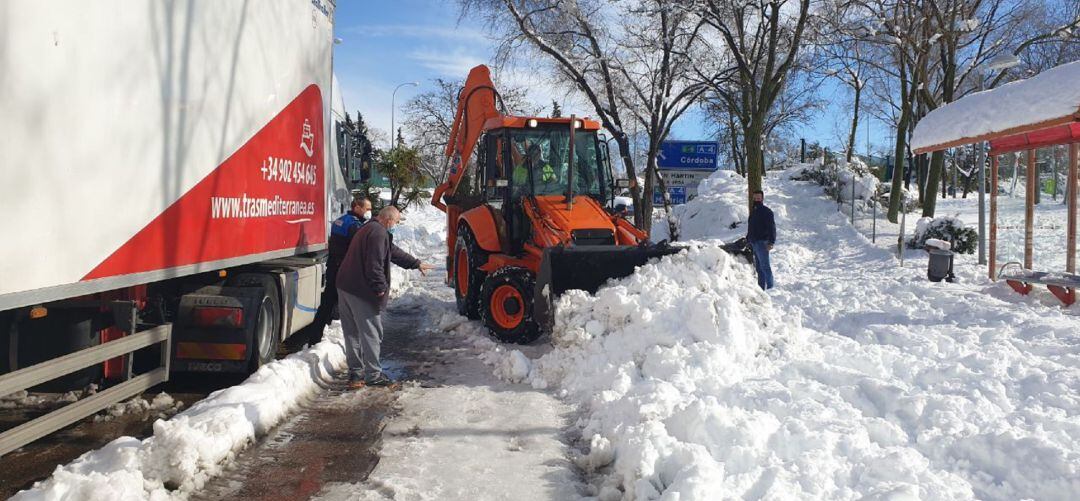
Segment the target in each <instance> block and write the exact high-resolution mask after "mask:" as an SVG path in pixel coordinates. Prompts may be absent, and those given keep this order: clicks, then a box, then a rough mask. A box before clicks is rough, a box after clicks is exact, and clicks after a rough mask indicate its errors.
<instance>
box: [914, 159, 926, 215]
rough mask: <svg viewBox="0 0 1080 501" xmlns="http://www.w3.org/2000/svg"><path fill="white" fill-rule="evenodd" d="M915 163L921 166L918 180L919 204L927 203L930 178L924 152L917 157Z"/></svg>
mask: <svg viewBox="0 0 1080 501" xmlns="http://www.w3.org/2000/svg"><path fill="white" fill-rule="evenodd" d="M915 163H916V164H917V165H918V166H919V171H918V176H917V178H916V180H917V181H918V185H919V205H922V204H925V203H926V184H927V183H926V180H927V179H928V178H929V177H928V176H927V168H926V155H925V154H922V155H919V156H918V157H916V159H915Z"/></svg>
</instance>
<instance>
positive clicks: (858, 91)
mask: <svg viewBox="0 0 1080 501" xmlns="http://www.w3.org/2000/svg"><path fill="white" fill-rule="evenodd" d="M861 96H862V85H861V84H859V83H858V82H856V85H855V113H853V114H852V116H851V133H850V134H848V142H847V162H848V163H849V164H850V163H851V158H852V157H853V156H854V155H855V133H856V132H858V130H859V98H860V97H861Z"/></svg>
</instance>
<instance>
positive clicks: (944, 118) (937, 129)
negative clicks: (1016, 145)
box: [911, 61, 1080, 151]
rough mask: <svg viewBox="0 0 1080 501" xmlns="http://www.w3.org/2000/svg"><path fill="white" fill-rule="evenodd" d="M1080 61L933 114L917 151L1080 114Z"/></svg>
mask: <svg viewBox="0 0 1080 501" xmlns="http://www.w3.org/2000/svg"><path fill="white" fill-rule="evenodd" d="M1077 81H1080V61H1076V62H1072V63H1068V64H1063V65H1061V66H1058V67H1056V68H1053V69H1050V70H1046V71H1044V72H1042V73H1039V74H1038V75H1035V76H1033V77H1031V78H1029V79H1027V80H1019V81H1016V82H1011V83H1007V84H1005V85H1002V86H1001V87H998V88H996V89H992V90H988V91H985V92H977V93H975V94H970V95H967V96H964V97H962V98H960V99H959V100H957V101H955V102H952V103H949V104H946V105H945V106H942V107H940V108H938V109H936V110H934V111H931V112H930V113H928V114H927V115H926V116H925V117H923V118H922V120H919V123H918V124H916V125H915V132H914V133H912V135H911V149H912V150H913V151H914V150H919V149H922V148H929V147H932V146H937V145H942V144H946V143H951V142H954V141H958V140H962V139H966V140H973V139H975V138H978V137H981V136H985V135H987V134H992V133H998V132H1005V131H1008V130H1010V129H1014V128H1017V127H1022V126H1025V125H1031V124H1036V123H1041V122H1046V121H1049V120H1055V119H1063V118H1069V117H1072V116H1073V115H1075V114H1076V113H1078V112H1080V86H1077V85H1075V82H1077ZM1070 121H1071V120H1070Z"/></svg>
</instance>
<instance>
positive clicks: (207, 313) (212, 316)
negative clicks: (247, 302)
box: [191, 306, 244, 328]
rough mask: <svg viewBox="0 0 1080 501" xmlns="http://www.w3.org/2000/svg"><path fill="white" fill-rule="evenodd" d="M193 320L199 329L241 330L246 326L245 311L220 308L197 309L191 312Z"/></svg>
mask: <svg viewBox="0 0 1080 501" xmlns="http://www.w3.org/2000/svg"><path fill="white" fill-rule="evenodd" d="M191 320H192V323H193V324H195V325H197V326H199V327H233V328H240V327H243V326H244V310H243V309H241V308H225V307H220V306H206V307H196V308H192V310H191Z"/></svg>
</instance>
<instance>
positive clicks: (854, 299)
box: [23, 172, 1080, 501]
mask: <svg viewBox="0 0 1080 501" xmlns="http://www.w3.org/2000/svg"><path fill="white" fill-rule="evenodd" d="M741 190H745V185H743V184H742V182H741V181H740V180H738V179H736V178H733V177H731V176H730V175H729V173H725V172H720V173H717V174H715V175H714V176H713V178H711V179H709V180H708V181H707V182H706V183H704V184H703V186H702V190H701V193H702V195H701V196H700V197H699V199H698V200H695V201H693V202H692V203H690V204H687V205H686V206H682V207H680V208H679V210H678V211H677V214H676V215H677V216H678V217H679V218H680V222H681V224H682V225H683V229H684V235H686V236H687V237H688V238H693V239H695V240H694V241H692V242H691V246H692V248H691V249H689V250H688V251H687V252H685V253H682V254H680V255H676V256H672V257H670V258H666V259H664V260H662V261H660V262H656V263H653V264H650V265H647V266H645V267H642V268H641V269H640V270H639V271H638V272H637V273H636V274H634V275H633V276H631V277H627V278H626V279H623V280H620V281H618V282H616V283H613V284H611V285H610V286H608V287H606V288H603V289H601V290H600V291H599V292H598V293H597V294H596V295H595V296H589V295H586V294H583V293H579V292H571V293H568V294H566V295H564V296H563V297H562V298H561V299H560V301H559V304H558V309H559V313H558V316H557V318H556V328H555V332H554V334H553V336H552V338H551V340H550V343H543V342H541V343H540V344H537V345H534V346H528V347H513V346H505V345H499V344H497V343H494V342H492V341H491V340H490V339H489V338H487V337H486V335H485V334H484V332H483V329H482V328H481V327H480V326H479V325H477V324H476V323H474V322H468V321H465V320H464V319H462V318H461V317H458V316H457V315H456V314H454V313H452V306H451V298H450V291H449V290H448V289H446V288H445V287H444V286H443V285H442V284H441V282H439V281H438V280H437V279H427V280H425V281H415V280H414V281H411V282H408V281H405V282H402V283H403V284H404V285H405V286H406V290H404V291H402V292H403V294H402V295H400V296H398V297H399V298H400V299H399V300H398V306H399V307H414V306H419V307H421V308H422V309H423V310H424V311H426V315H427V316H426V317H425V318H426V319H425V320H423V321H422V324H423V325H426V326H427V327H426V328H423V329H421V330H420V331H419V332H416V333H414V334H413V335H414V336H415V339H416V343H417V346H422V347H423V349H424V350H425V351H426V354H425V357H428V358H426V361H427V363H428V364H429V365H428V366H426V367H422V368H421V369H418V372H421V371H422V372H424V373H425V375H426V377H425V378H424V379H423V381H422V382H421V383H420V384H416V383H414V384H410V385H407V386H406V388H405V389H403V390H402V391H401V392H400V393H398V394H397V395H396V397H397V400H396V401H395V402H394V404H393V410H394V412H395V413H396V415H394V416H393V417H392V418H390V419H389V420H388V422H387V424H386V428H385V430H384V432H383V437H382V439H383V442H382V447H381V452H380V456H381V460H380V461H379V463H378V465H377V466H376V467H375V469H374V471H372V472H371V473H370V475H368V476H367V478H366V479H365V478H364V473H366V472H357V474H356V475H355V476H354V477H353V478H351V479H344V480H342V481H339V482H330V483H327V484H326V485H324V486H322V487H321V488H320V489H319V490H318V492H316V493H315V495H316V496H317V497H322V498H325V499H506V498H515V499H567V498H577V497H582V496H587V497H592V498H594V499H602V500H616V499H680V500H682V501H685V500H705V499H709V500H711V499H735V498H743V499H760V498H771V499H864V498H875V499H886V498H887V499H976V498H978V499H1002V500H1005V499H1023V498H1033V499H1075V498H1076V493H1078V492H1080V418H1078V414H1080V412H1078V411H1080V402H1078V395H1077V389H1078V388H1080V338H1078V336H1080V335H1078V332H1080V329H1078V328H1080V320H1078V319H1077V317H1076V313H1077V311H1080V310H1077V308H1076V307H1073V308H1069V309H1063V308H1061V307H1059V306H1057V305H1056V304H1054V303H1053V302H1052V301H1044V300H1043V299H1045V298H1040V297H1038V296H1036V297H1031V298H1021V297H1019V296H1016V295H1013V294H1011V293H1010V292H1009V291H1008V289H1006V288H1005V287H1004V286H1003V285H1001V284H992V283H989V282H987V281H983V280H978V279H977V278H975V277H977V276H978V275H979V274H978V273H975V272H974V271H973V270H961V273H960V275H961V276H963V277H972V279H971V280H969V281H968V282H967V283H961V284H945V283H941V284H932V283H929V282H927V281H926V280H925V262H922V263H918V262H916V263H909V265H908V266H907V267H905V268H898V267H897V262H896V261H895V260H894V259H893V258H892V256H891V254H890V253H889V252H887V251H886V250H884V249H883V248H877V247H874V246H872V245H870V243H869V242H867V241H866V240H865V238H864V237H862V236H861V235H859V234H858V233H857V232H856V231H855V230H853V229H852V228H851V227H850V226H848V224H847V222H846V220H845V218H844V216H843V215H840V214H837V213H836V212H835V205H834V204H833V203H831V202H829V201H827V200H825V199H824V198H822V197H820V188H819V187H816V186H813V185H809V184H804V183H799V182H792V181H789V180H787V179H785V178H784V177H783V176H775V175H774V176H770V177H769V178H768V180H767V183H766V190H767V193H768V194H767V198H766V200H767V202H768V203H769V204H770V205H771V206H772V207H773V210H774V211H775V212H776V215H777V219H778V225H779V228H780V234H779V236H780V238H779V241H778V244H777V249H776V252H775V254H774V266H775V269H776V274H777V281H778V285H779V287H778V289H777V290H776V291H773V292H770V293H769V294H766V293H764V292H762V291H760V290H759V289H757V288H756V285H755V282H754V280H753V276H752V271H751V269H750V267H749V266H747V265H746V264H745V263H743V262H741V261H739V260H736V258H733V257H731V256H729V255H727V254H726V253H724V252H723V251H722V250H720V249H719V247H718V245H719V241H720V240H721V239H723V238H728V237H730V236H733V235H734V234H738V233H741V231H743V230H742V229H741V228H742V227H740V226H739V223H741V222H743V221H745V217H746V211H745V208H742V207H740V205H741V204H742V200H744V198H743V195H741V193H743V191H741ZM438 216H439V214H438V213H434V212H433V211H431V210H430V208H424V209H422V210H420V211H418V212H417V213H416V214H413V215H410V217H409V220H408V222H407V224H406V225H403V226H402V230H401V231H399V232H398V236H397V238H398V242H399V243H401V244H402V245H403V246H407V247H410V249H409V250H411V251H413V252H415V253H418V254H420V255H423V256H425V257H428V258H430V260H431V261H432V262H441V259H440V258H441V252H443V251H442V249H441V239H442V234H443V233H442V231H443V224H442V222H441V218H439V217H438ZM710 221H711V224H710ZM732 226H734V228H732ZM331 334H333V333H331ZM338 342H339V340H337V339H336V338H335V337H334V336H331V340H330V341H327V342H326V343H324V344H321V345H319V346H316V347H314V348H313V350H312V351H309V352H306V353H302V354H300V355H296V356H294V357H297V358H299V359H301V360H308V362H304V365H303V366H302V367H303V368H304V374H306V375H305V376H304V377H305V378H306V379H303V378H300V377H299V376H298V375H297V376H295V377H296V378H295V379H289V381H291V384H292V385H295V386H297V387H300V388H309V387H312V385H313V387H314V388H315V389H313V390H311V391H308V390H304V391H307V393H304V391H301V392H299V394H300V395H311V394H314V393H316V392H317V391H319V390H318V385H317V384H314V383H312V384H311V385H309V384H308V382H311V381H326V380H328V379H329V375H328V374H329V372H332V370H337V368H340V365H341V361H340V347H339V345H338V344H335V343H338ZM304 357H307V358H304ZM290 360H295V358H294V359H286V360H285V361H282V362H287V363H295V362H290ZM270 367H274V368H273V369H268V370H266V371H265V372H266V373H264V371H260V374H256V375H255V376H253V377H252V379H251V380H249V381H248V382H247V383H245V384H244V385H241V386H238V387H235V388H233V389H230V390H227V391H225V392H222V393H220V394H218V395H213V396H211V397H210V398H209V399H207V400H206V401H204V402H202V403H201V404H198V405H196V406H194V407H193V408H192V409H189V410H188V411H186V412H185V413H181V414H180V415H179V416H178V417H176V418H173V419H172V420H170V421H162V422H159V426H156V428H160V431H161V432H162V433H161V436H160V437H159V436H158V435H159V434H158V433H157V432H158V431H159V430H158V429H155V437H153V438H152V439H148V440H147V441H144V442H141V443H137V442H131V441H126V442H125V441H122V440H118V441H117V442H114V443H113V444H110V446H108V447H106V448H105V449H103V450H102V451H98V452H95V453H91V454H88V455H87V456H84V457H83V458H82V459H80V460H79V461H76V462H74V463H72V464H71V465H68V466H65V467H63V468H61V469H59V470H58V471H57V473H56V474H54V476H53V478H52V479H50V480H49V481H47V482H45V483H43V484H41V485H40V486H39V487H38V489H37V490H35V491H34V492H28V493H25V494H24V497H23V498H24V499H59V498H61V496H60V494H64V493H67V494H69V495H73V496H74V495H76V493H95V495H96V494H97V493H106V492H107V493H109V494H108V495H107V497H110V498H111V497H121V498H123V497H124V496H125V495H127V496H129V497H135V498H138V497H159V498H165V497H175V496H177V495H181V496H182V495H184V494H185V493H190V492H196V491H198V490H199V489H200V488H202V487H203V486H204V485H205V484H206V479H208V478H209V477H211V476H212V475H214V474H216V473H217V472H219V471H220V470H221V468H222V467H223V466H222V465H224V464H226V463H227V462H228V461H229V459H230V458H232V457H233V455H234V454H235V451H236V450H238V449H239V448H241V447H243V446H244V445H246V444H249V443H251V441H252V440H254V437H257V436H262V434H265V433H266V431H267V430H268V429H269V428H268V427H267V424H268V423H277V422H279V421H280V420H281V419H282V418H283V415H284V413H285V412H288V410H289V409H293V408H295V404H294V403H292V402H294V401H295V400H299V399H300V397H297V398H296V399H293V400H290V399H291V398H292V397H288V398H286V400H287V403H286V404H269V403H266V402H263V401H261V400H258V399H255V398H254V397H253V396H252V395H253V394H254V393H256V392H254V391H253V388H252V385H259V384H267V385H269V387H270V388H271V389H273V390H274V391H277V392H279V393H281V394H282V395H285V396H288V395H292V394H293V393H296V392H294V391H293V390H288V391H286V390H285V388H291V386H289V385H277V384H276V383H272V381H275V380H276V379H274V378H285V377H287V378H293V377H294V376H293V375H292V374H293V372H292V371H291V369H289V370H286V367H285V366H284V364H282V365H278V366H275V365H274V364H271V366H270ZM289 367H291V366H289ZM312 369H315V370H314V371H313V370H312ZM312 374H315V375H316V377H314V378H313V377H312ZM305 381H307V382H305ZM245 387H248V388H247V389H245ZM282 395H275V400H273V401H274V402H279V401H280V400H281V396H282ZM241 409H246V412H245V411H243V410H241ZM211 412H215V413H219V414H214V416H215V417H216V418H217V420H216V421H210V420H208V419H206V417H207V416H209V415H211V414H210V413H211ZM240 416H250V417H251V418H250V419H248V418H241V417H240ZM224 423H228V426H224ZM244 423H247V424H246V425H244ZM185 430H188V431H185ZM233 430H236V431H233ZM200 434H201V435H200ZM202 435H205V436H209V437H213V439H214V441H213V442H212V444H210V443H206V442H205V437H203V436H202ZM196 436H197V437H198V438H194V437H196ZM185 437H186V438H185ZM343 447H347V445H343ZM58 493H59V494H58ZM88 495H89V494H88ZM102 495H104V494H102Z"/></svg>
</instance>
